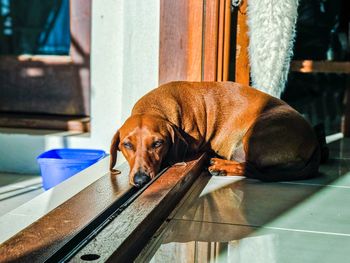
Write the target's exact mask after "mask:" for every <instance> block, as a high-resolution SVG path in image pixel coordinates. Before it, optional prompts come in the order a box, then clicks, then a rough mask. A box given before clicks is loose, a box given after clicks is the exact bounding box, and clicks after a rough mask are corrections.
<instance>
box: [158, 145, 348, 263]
mask: <svg viewBox="0 0 350 263" xmlns="http://www.w3.org/2000/svg"><path fill="white" fill-rule="evenodd" d="M329 146H330V150H331V159H330V160H329V162H328V163H327V164H326V165H323V166H322V167H321V172H322V176H320V177H318V178H315V179H312V180H305V181H298V182H284V183H262V182H258V181H254V180H247V179H244V178H237V177H236V178H229V177H210V176H209V175H203V177H202V180H200V182H199V183H198V184H197V188H196V189H195V190H194V191H193V193H192V195H191V196H190V197H189V198H188V199H187V201H186V202H184V203H183V205H182V206H181V207H180V209H179V210H178V212H177V213H176V214H175V215H174V216H173V218H171V220H170V223H169V225H168V227H167V229H166V230H165V231H164V232H163V235H162V238H161V242H162V245H161V246H160V248H159V249H158V250H157V251H156V253H155V255H154V256H153V258H152V260H151V262H239V263H243V262H247V263H254V262H259V263H265V262H266V263H267V262H268V263H275V262H283V263H285V262H286V263H288V262H293V263H294V262H298V263H299V262H350V250H349V247H350V206H349V203H350V140H349V139H342V140H340V141H337V142H334V143H332V144H330V145H329ZM203 188H204V189H203Z"/></svg>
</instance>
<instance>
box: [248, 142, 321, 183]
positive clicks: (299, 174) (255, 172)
mask: <svg viewBox="0 0 350 263" xmlns="http://www.w3.org/2000/svg"><path fill="white" fill-rule="evenodd" d="M320 161H321V150H320V147H319V146H318V147H317V148H316V149H315V150H314V152H313V154H312V155H311V157H310V159H309V161H308V162H307V163H306V164H305V162H303V163H302V162H300V163H299V162H298V163H293V164H281V165H274V166H271V167H266V168H257V167H256V166H255V165H254V164H250V163H246V167H245V176H246V177H247V178H252V179H258V180H260V181H263V182H278V181H294V180H305V179H310V178H313V177H315V176H317V175H318V174H319V173H318V167H319V165H320Z"/></svg>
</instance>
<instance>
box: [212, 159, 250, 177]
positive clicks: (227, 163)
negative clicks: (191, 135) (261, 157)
mask: <svg viewBox="0 0 350 263" xmlns="http://www.w3.org/2000/svg"><path fill="white" fill-rule="evenodd" d="M208 170H209V172H210V173H211V174H212V175H219V176H243V175H244V173H245V163H244V162H242V163H240V162H237V161H233V160H224V159H219V158H211V159H210V166H209V168H208Z"/></svg>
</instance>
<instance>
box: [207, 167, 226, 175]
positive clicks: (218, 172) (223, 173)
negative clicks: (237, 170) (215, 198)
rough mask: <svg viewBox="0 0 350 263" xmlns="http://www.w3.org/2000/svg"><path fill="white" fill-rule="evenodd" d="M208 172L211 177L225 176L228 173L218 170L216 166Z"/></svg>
mask: <svg viewBox="0 0 350 263" xmlns="http://www.w3.org/2000/svg"><path fill="white" fill-rule="evenodd" d="M208 171H209V173H210V174H211V175H213V176H225V175H226V171H224V170H218V169H216V168H215V167H214V165H212V166H210V167H209V168H208Z"/></svg>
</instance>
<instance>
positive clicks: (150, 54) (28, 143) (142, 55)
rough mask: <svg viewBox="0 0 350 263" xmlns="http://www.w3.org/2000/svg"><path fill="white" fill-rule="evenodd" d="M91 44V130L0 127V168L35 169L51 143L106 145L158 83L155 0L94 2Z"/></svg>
mask: <svg viewBox="0 0 350 263" xmlns="http://www.w3.org/2000/svg"><path fill="white" fill-rule="evenodd" d="M91 44H92V46H91V133H90V135H89V136H68V137H65V136H62V135H60V134H57V135H30V134H11V133H3V132H2V133H0V171H6V172H18V173H38V172H39V171H38V166H37V164H36V160H35V158H36V156H37V155H39V154H40V153H41V152H43V151H45V150H47V149H51V148H59V147H72V148H96V149H104V150H106V151H108V150H109V143H110V140H111V138H112V136H113V134H114V132H115V131H116V129H117V128H118V127H119V126H120V125H121V124H122V122H123V121H124V120H125V119H126V118H127V116H128V115H129V114H130V111H131V108H132V106H133V104H134V103H135V102H136V101H137V100H138V99H139V98H140V97H141V96H142V95H143V94H145V93H147V92H148V91H149V90H151V89H153V88H154V87H156V86H157V83H158V50H159V1H158V0H157V1H156V0H154V1H138V0H104V1H93V6H92V43H91ZM119 159H120V160H119V161H118V162H119V163H120V162H121V161H122V158H119Z"/></svg>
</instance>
